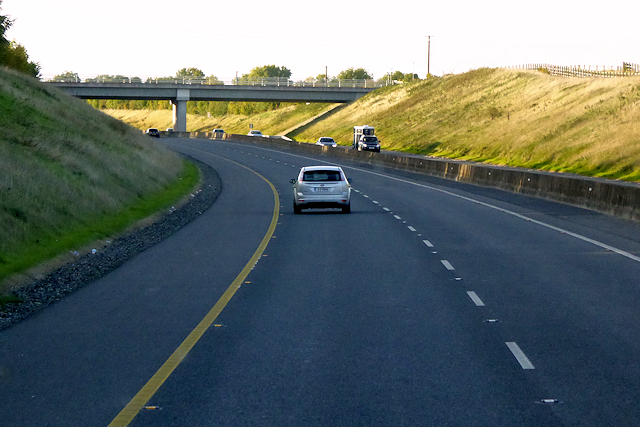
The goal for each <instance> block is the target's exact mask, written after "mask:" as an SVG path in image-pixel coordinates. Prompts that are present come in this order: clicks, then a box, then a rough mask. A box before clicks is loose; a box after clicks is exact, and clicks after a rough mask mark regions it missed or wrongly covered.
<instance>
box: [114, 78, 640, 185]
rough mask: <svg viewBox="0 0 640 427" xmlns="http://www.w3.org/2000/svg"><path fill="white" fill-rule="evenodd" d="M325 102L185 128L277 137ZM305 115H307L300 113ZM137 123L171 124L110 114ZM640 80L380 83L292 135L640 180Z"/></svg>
mask: <svg viewBox="0 0 640 427" xmlns="http://www.w3.org/2000/svg"><path fill="white" fill-rule="evenodd" d="M328 107H329V105H327V104H323V105H318V106H314V104H311V105H308V106H307V105H304V104H302V105H299V106H297V107H296V106H289V107H287V108H286V109H283V110H280V111H272V112H267V113H262V114H260V115H257V116H253V117H246V116H225V117H213V118H210V119H207V118H205V117H202V116H189V118H188V119H187V123H188V125H189V130H191V131H198V130H200V131H206V130H210V129H212V128H214V127H222V128H224V129H225V130H226V131H227V132H232V133H241V134H243V133H246V132H247V130H248V129H249V123H253V124H254V128H256V129H260V130H262V132H263V133H265V134H278V133H280V132H283V131H284V130H286V129H289V128H290V127H291V126H292V123H293V124H295V123H296V120H297V123H300V122H302V121H304V120H305V119H306V118H308V117H311V116H313V115H314V114H311V111H310V110H311V109H312V108H315V111H314V113H317V112H319V111H320V110H321V109H323V108H324V109H326V108H328ZM305 113H306V114H305ZM109 114H112V115H113V116H115V117H117V118H119V119H121V120H123V121H125V122H127V123H130V124H132V125H133V126H136V127H138V128H139V129H144V128H146V127H158V128H161V129H165V128H167V127H170V126H171V113H170V112H169V111H164V112H142V111H122V110H118V111H110V112H109ZM638 123H640V78H638V77H619V78H610V79H603V78H568V77H553V76H549V75H547V74H543V73H540V72H536V71H521V70H506V69H479V70H475V71H470V72H468V73H464V74H459V75H449V76H444V77H441V78H433V79H430V80H428V81H421V82H416V83H413V84H404V85H397V86H393V87H388V88H383V89H379V90H377V91H375V92H373V93H371V94H369V95H367V96H365V97H363V98H361V99H360V100H358V101H356V102H354V103H352V104H351V105H349V106H347V107H345V108H343V109H341V110H339V111H337V112H336V113H334V114H332V115H330V116H329V117H327V118H326V119H322V120H319V121H316V122H315V123H312V124H310V125H308V126H304V127H302V128H300V129H299V130H297V131H295V132H292V133H290V134H289V135H288V136H290V137H293V138H295V139H296V140H298V141H306V142H312V141H315V140H317V138H318V137H320V136H333V137H334V138H335V139H336V140H337V141H338V143H340V144H342V145H350V143H351V138H352V129H353V126H355V125H363V124H368V125H371V126H375V127H376V133H377V134H378V136H379V137H380V139H381V140H382V147H383V149H387V150H398V151H405V152H411V153H418V154H424V155H429V156H441V157H448V158H455V159H462V160H473V161H478V162H486V163H492V164H498V165H509V166H518V167H526V168H535V169H542V170H549V171H559V172H572V173H577V174H582V175H588V176H600V177H607V178H614V179H624V180H629V181H640V126H638Z"/></svg>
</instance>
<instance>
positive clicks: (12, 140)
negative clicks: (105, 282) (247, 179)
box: [0, 68, 199, 304]
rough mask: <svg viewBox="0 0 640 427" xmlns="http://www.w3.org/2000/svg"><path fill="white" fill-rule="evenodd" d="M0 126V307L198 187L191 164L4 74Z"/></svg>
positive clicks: (0, 74) (0, 72)
mask: <svg viewBox="0 0 640 427" xmlns="http://www.w3.org/2000/svg"><path fill="white" fill-rule="evenodd" d="M0 127H1V128H2V129H3V131H2V135H1V136H0V223H1V224H2V227H0V304H4V303H5V302H7V301H11V298H12V297H11V296H10V294H9V292H10V289H11V287H13V286H15V285H17V284H19V283H20V282H21V281H24V280H26V279H29V278H32V277H34V276H37V275H38V274H39V273H41V272H44V271H46V268H47V267H49V268H50V267H52V266H54V265H57V264H59V263H60V262H64V261H65V260H68V259H71V258H73V255H71V254H70V253H69V252H70V251H78V252H83V250H87V249H88V248H91V247H100V246H98V245H100V240H101V239H107V238H109V237H110V236H114V235H116V234H117V233H120V232H123V231H124V230H126V229H127V228H129V227H131V226H132V225H134V224H135V223H136V222H138V221H140V220H142V219H144V218H146V217H149V216H150V215H152V214H154V213H156V212H158V211H159V210H161V209H164V208H165V207H168V206H171V204H172V203H175V202H176V201H178V200H180V199H181V198H182V197H183V196H184V195H185V194H187V193H188V192H190V191H192V189H193V188H194V187H195V186H196V185H197V183H198V181H199V172H198V169H197V168H196V167H195V165H193V164H192V163H190V162H186V161H183V160H182V159H181V158H180V157H179V156H178V155H176V154H175V153H173V152H171V151H169V150H168V149H166V148H164V147H162V146H160V145H158V144H157V141H154V140H151V139H150V138H148V137H146V136H144V135H143V134H142V133H141V132H140V131H138V130H137V129H134V128H132V127H130V126H128V125H127V124H125V123H123V122H120V121H118V120H115V119H113V118H111V117H109V116H107V115H105V114H102V113H100V112H98V111H96V110H94V109H93V108H91V107H90V106H89V105H87V103H86V102H83V101H80V100H77V99H74V98H71V97H69V96H67V95H65V94H63V93H62V92H60V91H58V90H55V89H54V88H51V87H48V86H46V85H44V84H41V83H39V82H38V81H36V80H34V79H30V78H28V77H25V76H22V75H19V74H15V73H13V72H10V71H7V70H6V69H4V68H0ZM89 245H91V246H89ZM35 267H40V268H41V270H38V269H36V270H33V269H32V268H35ZM29 269H32V270H29Z"/></svg>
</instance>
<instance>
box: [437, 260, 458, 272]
mask: <svg viewBox="0 0 640 427" xmlns="http://www.w3.org/2000/svg"><path fill="white" fill-rule="evenodd" d="M440 262H441V263H442V265H444V267H445V268H446V269H447V270H449V271H453V270H455V268H453V266H452V265H451V263H450V262H449V261H447V260H446V259H441V260H440Z"/></svg>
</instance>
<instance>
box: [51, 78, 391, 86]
mask: <svg viewBox="0 0 640 427" xmlns="http://www.w3.org/2000/svg"><path fill="white" fill-rule="evenodd" d="M41 80H43V81H45V82H64V83H120V84H162V83H170V84H184V85H233V86H279V87H288V86H289V87H334V88H335V87H338V88H340V87H350V88H353V87H361V88H377V87H383V86H387V85H389V84H393V82H390V83H388V82H382V83H380V82H376V81H375V80H359V79H330V80H327V81H325V80H317V79H307V80H297V81H296V80H291V79H288V78H280V77H264V78H253V79H247V78H233V79H230V80H220V79H216V78H212V77H187V76H185V77H175V78H169V77H151V76H147V77H144V78H141V77H127V76H84V75H83V76H80V75H76V76H73V77H56V76H50V75H44V76H42V77H41Z"/></svg>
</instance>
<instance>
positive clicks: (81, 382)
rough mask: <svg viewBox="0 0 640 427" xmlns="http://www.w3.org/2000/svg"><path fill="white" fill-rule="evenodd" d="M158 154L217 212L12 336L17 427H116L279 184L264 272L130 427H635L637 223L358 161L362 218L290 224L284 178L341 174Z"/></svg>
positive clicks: (241, 154)
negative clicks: (213, 197) (177, 162)
mask: <svg viewBox="0 0 640 427" xmlns="http://www.w3.org/2000/svg"><path fill="white" fill-rule="evenodd" d="M162 141H166V143H167V144H169V145H170V146H171V147H173V148H174V149H176V150H177V151H180V152H184V153H186V154H188V155H190V156H193V157H195V158H197V159H198V160H200V161H203V162H205V163H207V164H210V165H211V166H213V167H214V168H215V169H216V171H217V172H218V174H219V175H220V177H221V179H222V182H223V189H222V192H221V194H220V196H219V197H218V200H217V201H216V203H215V204H214V206H213V207H212V208H211V209H209V210H208V211H207V212H205V213H204V214H203V215H202V217H201V218H198V219H197V220H196V221H194V222H193V223H192V224H190V225H189V226H187V227H185V228H184V229H183V230H181V231H179V232H178V233H176V234H175V235H174V236H172V237H171V238H169V239H167V240H165V241H163V242H162V243H160V244H158V245H156V246H154V247H153V248H151V249H149V250H147V251H145V252H143V253H142V254H140V255H139V256H137V257H135V258H134V259H132V260H130V261H129V262H127V263H126V264H125V265H124V266H123V267H121V268H120V269H118V270H116V271H114V272H113V273H111V274H109V275H107V276H105V277H104V278H102V279H100V280H98V281H96V282H95V283H94V284H92V285H90V286H88V287H86V288H84V289H82V290H80V291H78V292H76V293H75V294H73V295H71V296H69V297H67V298H65V300H63V301H61V302H59V303H58V304H54V305H53V306H51V307H49V308H48V309H46V310H44V311H42V312H41V313H38V314H37V315H35V316H33V317H32V318H30V319H27V320H26V321H24V322H22V323H20V324H18V325H15V326H14V327H12V328H9V329H7V330H5V331H2V332H0V345H1V347H0V349H1V350H0V357H1V359H0V379H1V380H2V381H1V382H0V394H1V395H2V396H9V397H8V398H6V399H5V398H4V397H3V399H2V402H0V414H2V416H3V418H4V419H6V420H8V421H9V424H8V425H107V424H109V423H110V422H111V421H113V420H114V419H115V417H116V416H117V414H118V413H119V412H120V411H121V410H122V409H123V408H124V407H125V406H126V405H127V403H128V402H130V401H131V399H132V398H133V397H134V396H135V395H136V393H138V392H139V391H140V390H141V389H142V388H143V386H144V385H145V384H146V383H147V382H148V381H149V379H150V378H152V376H153V375H154V373H156V372H157V371H158V369H159V368H160V366H162V364H163V363H164V362H165V361H166V360H167V359H168V358H169V356H170V355H171V354H172V353H173V352H174V351H175V350H176V348H178V346H179V345H180V343H181V342H182V341H183V340H184V339H185V337H187V336H188V335H189V333H190V332H191V331H192V330H194V328H196V325H197V324H198V323H199V322H200V320H201V319H202V318H204V316H205V315H206V313H207V312H208V311H209V310H210V309H211V308H212V307H213V306H214V304H215V303H216V301H217V300H218V299H219V298H220V296H221V295H222V294H223V292H224V291H225V289H227V288H228V287H229V285H230V284H231V283H232V282H233V280H234V278H236V277H237V275H238V273H239V272H240V271H241V270H242V269H243V268H244V266H245V265H246V264H247V262H248V261H249V260H250V259H251V256H252V255H253V254H254V253H255V251H256V248H258V246H259V245H260V241H261V239H263V238H264V236H265V234H266V232H267V230H268V229H269V224H270V221H271V218H272V214H273V212H274V206H273V201H274V197H273V194H272V191H271V189H270V188H269V185H268V184H267V183H266V182H265V180H267V181H269V182H271V183H272V184H273V185H274V186H275V188H276V189H277V190H278V192H279V194H280V202H281V203H280V205H281V206H280V207H279V210H280V212H279V218H280V219H279V221H278V224H277V226H276V227H275V231H274V233H273V236H271V238H270V242H269V244H268V245H267V246H266V249H265V250H264V253H263V254H262V256H261V257H260V261H259V262H257V263H255V265H253V266H252V267H253V268H252V270H251V272H250V273H249V274H248V276H247V277H246V278H245V280H244V281H243V284H242V286H241V288H240V289H238V290H237V292H236V293H235V295H234V296H233V298H231V299H230V301H229V302H228V304H227V305H226V307H225V308H224V310H222V312H221V313H220V314H219V316H218V317H217V318H216V320H215V322H214V324H213V325H212V327H211V328H209V329H207V330H206V332H204V334H203V335H202V337H201V338H200V340H199V341H198V342H197V343H196V344H195V345H194V346H193V348H192V349H191V350H190V352H189V353H188V355H187V356H186V357H185V358H184V360H182V362H181V363H180V364H179V366H177V367H176V369H175V370H174V371H173V373H172V374H171V375H170V376H169V377H168V378H167V379H166V381H164V383H163V384H162V385H161V386H160V387H159V389H158V390H157V391H156V392H155V393H153V394H152V395H151V396H150V398H149V399H148V401H146V403H145V404H144V406H145V408H144V409H142V410H141V411H140V412H139V413H138V414H137V416H136V417H135V418H134V419H133V421H132V423H131V425H134V426H145V425H153V426H157V425H161V426H162V425H167V426H169V425H212V424H214V425H223V426H235V425H278V426H281V425H292V426H297V425H385V426H386V425H460V426H463V425H464V426H468V425H478V426H484V425H486V426H495V425H519V426H520V425H526V426H540V425H549V426H562V425H580V426H584V425H587V426H588V425H593V426H601V425H621V426H624V425H637V424H639V423H640V411H638V404H637V403H636V401H637V399H636V396H637V393H638V385H639V384H640V369H639V368H638V367H637V362H636V361H637V360H638V358H639V357H640V344H639V343H638V340H637V339H636V337H637V336H638V334H639V333H640V330H639V329H640V322H638V320H639V318H638V317H639V315H638V314H637V306H638V302H639V301H638V300H640V290H639V289H638V286H637V285H638V279H637V278H638V277H640V274H639V273H640V262H639V261H638V259H637V257H638V255H640V226H639V225H638V224H635V223H631V222H627V221H623V220H619V219H616V218H611V217H608V216H604V215H600V214H597V213H593V212H591V211H587V210H583V209H578V208H574V207H570V206H566V205H561V204H557V203H551V202H547V201H543V200H538V199H533V198H529V197H524V196H521V195H513V194H508V193H505V192H501V191H498V190H492V189H485V188H479V187H474V186H470V185H464V184H460V183H456V182H447V181H444V180H440V179H437V178H430V177H424V176H415V175H412V174H409V173H402V172H397V171H390V170H384V169H381V168H375V167H371V166H364V165H357V164H348V163H345V164H341V165H342V166H343V167H344V168H345V171H346V173H347V175H348V176H349V177H351V178H353V187H354V190H355V191H354V195H353V200H352V213H351V214H349V215H343V214H339V213H337V211H336V212H329V211H303V214H302V215H294V214H293V210H292V207H291V195H290V191H291V189H290V184H289V183H288V180H289V179H290V178H293V177H295V175H296V173H297V170H298V169H299V167H301V166H304V165H310V164H318V163H321V162H325V161H326V158H323V159H322V160H320V159H312V158H309V157H305V156H300V155H297V154H294V153H282V152H278V151H275V150H273V149H267V148H262V147H256V146H254V145H251V146H249V145H244V144H240V143H233V142H228V141H206V140H205V141H201V140H188V139H176V140H168V139H167V140H162ZM338 163H340V162H338ZM240 165H242V166H240ZM246 168H249V169H251V170H248V169H246ZM252 171H254V172H256V173H258V174H260V175H261V176H263V177H264V178H265V180H263V179H261V178H260V177H259V176H258V175H256V173H254V172H252Z"/></svg>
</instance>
